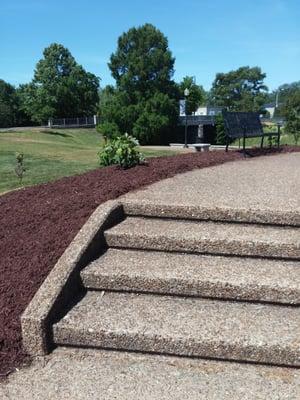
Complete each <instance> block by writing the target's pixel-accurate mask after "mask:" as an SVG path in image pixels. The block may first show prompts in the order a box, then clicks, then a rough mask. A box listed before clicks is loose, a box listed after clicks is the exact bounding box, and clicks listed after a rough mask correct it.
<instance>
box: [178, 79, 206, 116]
mask: <svg viewBox="0 0 300 400" xmlns="http://www.w3.org/2000/svg"><path fill="white" fill-rule="evenodd" d="M185 89H189V92H190V93H189V95H188V98H187V101H186V111H187V114H188V115H190V114H192V113H193V112H195V111H196V110H197V108H198V107H199V106H200V105H201V104H203V103H204V101H205V97H206V94H205V90H204V89H203V87H202V86H199V85H196V83H195V82H194V78H193V77H192V76H186V77H184V78H183V80H182V82H180V84H179V92H180V97H181V98H184V90H185Z"/></svg>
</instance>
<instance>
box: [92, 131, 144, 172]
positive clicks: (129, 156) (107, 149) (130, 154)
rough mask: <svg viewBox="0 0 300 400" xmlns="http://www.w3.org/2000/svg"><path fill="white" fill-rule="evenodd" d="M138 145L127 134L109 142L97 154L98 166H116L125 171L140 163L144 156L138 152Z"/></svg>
mask: <svg viewBox="0 0 300 400" xmlns="http://www.w3.org/2000/svg"><path fill="white" fill-rule="evenodd" d="M138 145H139V143H138V141H137V140H136V139H135V138H134V137H132V136H130V135H128V133H125V135H122V136H118V137H116V138H114V139H112V140H110V141H109V142H108V143H107V144H105V145H104V147H103V148H102V149H101V150H100V151H99V153H98V155H99V161H100V165H101V166H108V165H114V164H117V165H119V166H120V167H122V168H124V169H126V168H130V167H133V166H135V165H137V164H140V163H142V162H143V161H144V156H143V155H142V154H141V153H140V152H139V151H138V149H137V146H138Z"/></svg>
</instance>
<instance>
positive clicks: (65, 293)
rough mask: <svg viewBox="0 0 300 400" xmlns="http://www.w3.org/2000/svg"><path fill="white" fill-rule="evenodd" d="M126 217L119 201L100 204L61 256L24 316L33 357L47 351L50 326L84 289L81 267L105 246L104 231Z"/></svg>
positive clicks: (27, 345)
mask: <svg viewBox="0 0 300 400" xmlns="http://www.w3.org/2000/svg"><path fill="white" fill-rule="evenodd" d="M123 217H124V213H123V207H122V205H121V203H120V202H118V201H116V200H109V201H107V202H106V203H104V204H101V205H100V206H99V207H98V208H97V209H96V210H95V211H94V212H93V214H92V215H91V216H90V218H89V219H88V220H87V222H86V223H85V224H84V225H83V227H82V228H81V229H80V231H79V232H78V234H77V235H76V236H75V238H74V239H73V241H72V242H71V244H70V245H69V247H68V248H67V249H66V250H65V252H64V253H63V255H62V256H61V257H60V259H59V260H58V262H57V263H56V265H55V266H54V268H53V269H52V271H51V272H50V274H49V275H48V276H47V278H46V280H45V281H44V283H43V284H42V286H41V287H40V288H39V290H38V291H37V293H36V294H35V296H34V297H33V299H32V300H31V302H30V304H29V305H28V307H27V308H26V310H25V312H24V313H23V315H22V317H21V325H22V335H23V346H24V348H25V350H26V351H27V352H28V353H29V354H30V355H33V356H37V355H44V354H47V353H48V352H49V350H50V345H51V343H52V340H51V337H50V331H51V329H50V325H51V324H52V323H53V322H55V320H56V319H57V316H58V315H60V314H61V313H62V310H63V309H64V308H65V307H66V305H67V304H68V302H69V301H70V298H74V297H75V296H76V294H79V293H80V292H81V290H82V283H81V280H80V270H81V269H82V268H84V267H85V266H86V265H87V264H88V263H89V262H90V261H91V260H93V259H95V258H96V257H97V256H99V255H100V253H101V251H102V250H103V249H104V248H105V247H106V242H105V238H104V231H105V230H106V229H109V228H110V227H112V226H113V225H115V224H116V223H118V222H120V221H121V220H122V219H123Z"/></svg>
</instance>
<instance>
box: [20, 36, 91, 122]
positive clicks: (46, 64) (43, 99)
mask: <svg viewBox="0 0 300 400" xmlns="http://www.w3.org/2000/svg"><path fill="white" fill-rule="evenodd" d="M43 55H44V57H43V58H42V59H41V60H40V61H39V62H38V63H37V65H36V69H35V72H34V78H33V80H32V82H31V83H29V84H27V85H23V86H21V88H20V95H21V98H22V107H23V109H24V110H25V111H26V113H27V114H29V115H31V117H32V119H33V120H35V121H37V122H45V121H46V120H47V119H48V118H50V117H57V118H62V117H74V116H76V117H80V116H86V115H90V114H93V113H95V112H96V110H97V105H98V100H99V95H98V88H99V78H98V77H96V76H95V75H94V74H92V73H90V72H86V71H85V70H84V69H83V67H82V66H81V65H79V64H77V62H76V61H75V59H74V57H73V56H72V54H71V53H70V51H69V50H68V49H67V48H65V47H64V46H62V45H61V44H57V43H53V44H51V45H50V46H49V47H47V48H45V50H44V52H43Z"/></svg>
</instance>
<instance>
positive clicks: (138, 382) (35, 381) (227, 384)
mask: <svg viewBox="0 0 300 400" xmlns="http://www.w3.org/2000/svg"><path fill="white" fill-rule="evenodd" d="M46 361H47V362H45V359H44V358H42V357H39V358H37V359H35V360H34V361H33V363H32V365H31V366H30V367H29V369H28V368H26V369H22V370H21V372H19V373H18V374H13V375H11V376H10V380H9V382H8V386H7V388H8V390H7V392H9V393H12V394H11V397H10V398H11V399H14V400H18V399H19V400H20V399H22V400H32V399H43V400H53V399H72V400H82V399H85V400H95V398H101V400H112V399H114V400H141V399H143V400H182V399H185V398H188V400H241V399H242V400H267V399H269V400H270V399H271V400H297V399H299V386H300V370H299V369H295V368H282V367H274V366H265V365H249V364H240V363H233V362H231V363H228V362H222V361H213V360H201V359H200V360H199V359H190V358H184V357H168V356H160V355H150V354H137V353H127V352H119V351H107V350H95V349H74V348H58V349H56V350H54V352H53V353H52V354H50V355H49V356H47V358H46ZM0 392H1V389H0ZM6 398H7V399H8V397H6V396H5V395H4V399H6Z"/></svg>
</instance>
